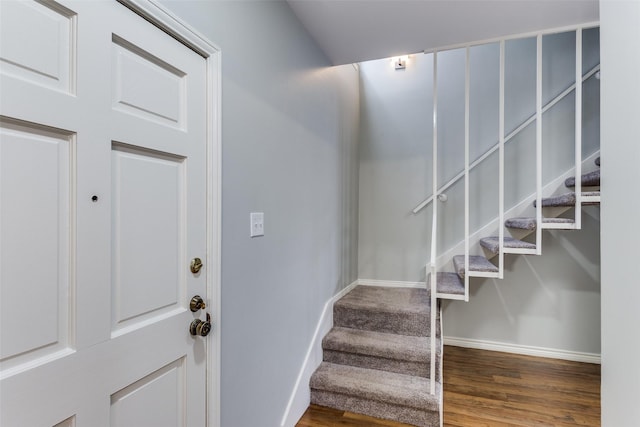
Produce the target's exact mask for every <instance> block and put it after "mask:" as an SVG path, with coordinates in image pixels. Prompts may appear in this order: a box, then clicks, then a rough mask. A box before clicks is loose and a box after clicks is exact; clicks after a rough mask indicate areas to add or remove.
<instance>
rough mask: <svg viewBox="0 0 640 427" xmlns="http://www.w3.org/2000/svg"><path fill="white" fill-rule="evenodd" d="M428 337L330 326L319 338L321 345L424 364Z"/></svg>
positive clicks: (335, 349)
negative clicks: (324, 334)
mask: <svg viewBox="0 0 640 427" xmlns="http://www.w3.org/2000/svg"><path fill="white" fill-rule="evenodd" d="M429 340H430V338H429V337H416V336H409V335H399V334H390V333H385V332H376V331H367V330H361V329H352V328H343V327H334V328H333V329H331V330H330V331H329V333H328V334H327V335H326V336H325V337H324V339H323V340H322V348H323V349H324V350H333V351H342V352H346V353H355V354H362V355H367V356H376V357H384V358H386V359H394V360H405V361H412V362H421V361H424V362H425V363H426V361H427V360H428V359H429V356H430V354H431V353H430V351H429ZM438 347H439V346H438Z"/></svg>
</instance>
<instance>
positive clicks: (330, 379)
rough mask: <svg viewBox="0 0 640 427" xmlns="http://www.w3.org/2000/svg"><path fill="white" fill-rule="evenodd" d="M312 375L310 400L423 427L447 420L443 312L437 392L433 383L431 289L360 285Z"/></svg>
mask: <svg viewBox="0 0 640 427" xmlns="http://www.w3.org/2000/svg"><path fill="white" fill-rule="evenodd" d="M333 316H334V317H333V318H334V327H333V329H331V331H329V333H328V334H327V335H326V336H325V338H324V340H323V341H322V348H323V356H324V357H323V359H324V361H323V362H322V364H321V365H320V367H318V369H317V370H316V372H315V373H314V374H313V376H312V377H311V381H310V385H311V403H313V404H316V405H321V406H329V407H332V408H336V409H340V410H345V411H350V412H357V413H362V414H367V415H371V416H374V417H377V418H384V419H390V420H395V421H400V422H404V423H409V424H413V425H416V426H421V427H427V426H437V425H440V408H441V402H442V370H441V366H442V345H441V342H440V336H441V328H440V315H439V313H438V316H437V319H438V321H437V322H436V325H437V327H436V329H437V331H436V336H437V339H438V343H437V346H436V349H437V358H436V378H435V380H436V383H437V387H436V393H435V394H434V395H432V394H430V393H429V388H430V379H429V372H430V365H429V363H430V362H429V361H430V359H431V358H430V343H429V337H430V335H431V330H430V322H429V316H430V296H429V292H428V291H427V290H426V289H414V288H384V287H375V286H357V287H356V288H354V289H353V290H352V291H351V292H349V293H348V294H347V295H345V296H344V297H343V298H342V299H340V300H339V301H337V302H336V304H335V305H334V314H333Z"/></svg>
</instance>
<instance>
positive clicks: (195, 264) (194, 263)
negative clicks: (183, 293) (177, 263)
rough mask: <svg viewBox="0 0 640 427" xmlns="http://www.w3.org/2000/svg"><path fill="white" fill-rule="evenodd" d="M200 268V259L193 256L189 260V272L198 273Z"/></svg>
mask: <svg viewBox="0 0 640 427" xmlns="http://www.w3.org/2000/svg"><path fill="white" fill-rule="evenodd" d="M201 269H202V260H201V259H200V258H194V259H192V260H191V272H192V273H193V274H198V273H199V272H200V270H201Z"/></svg>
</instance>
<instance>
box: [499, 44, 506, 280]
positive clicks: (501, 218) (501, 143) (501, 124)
mask: <svg viewBox="0 0 640 427" xmlns="http://www.w3.org/2000/svg"><path fill="white" fill-rule="evenodd" d="M504 50H505V42H504V40H500V97H499V102H500V108H499V112H498V122H499V124H498V164H499V166H498V217H499V223H500V224H501V225H502V224H504ZM498 230H499V233H498V240H499V242H498V243H499V248H500V249H499V252H498V278H500V279H502V278H503V277H504V225H502V226H501V227H499V228H498Z"/></svg>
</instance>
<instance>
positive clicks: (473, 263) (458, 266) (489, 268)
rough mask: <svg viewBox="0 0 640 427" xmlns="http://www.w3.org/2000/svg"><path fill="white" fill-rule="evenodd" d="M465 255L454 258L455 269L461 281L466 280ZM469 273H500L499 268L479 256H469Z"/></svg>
mask: <svg viewBox="0 0 640 427" xmlns="http://www.w3.org/2000/svg"><path fill="white" fill-rule="evenodd" d="M464 267H465V266H464V255H456V256H454V257H453V269H454V270H455V271H456V273H457V274H458V276H459V277H460V278H461V279H464V275H465V268H464ZM469 271H472V272H473V271H483V272H490V273H497V272H498V271H499V269H498V267H496V266H495V265H493V264H492V263H491V261H489V260H488V259H486V258H485V257H483V256H479V255H469Z"/></svg>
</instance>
